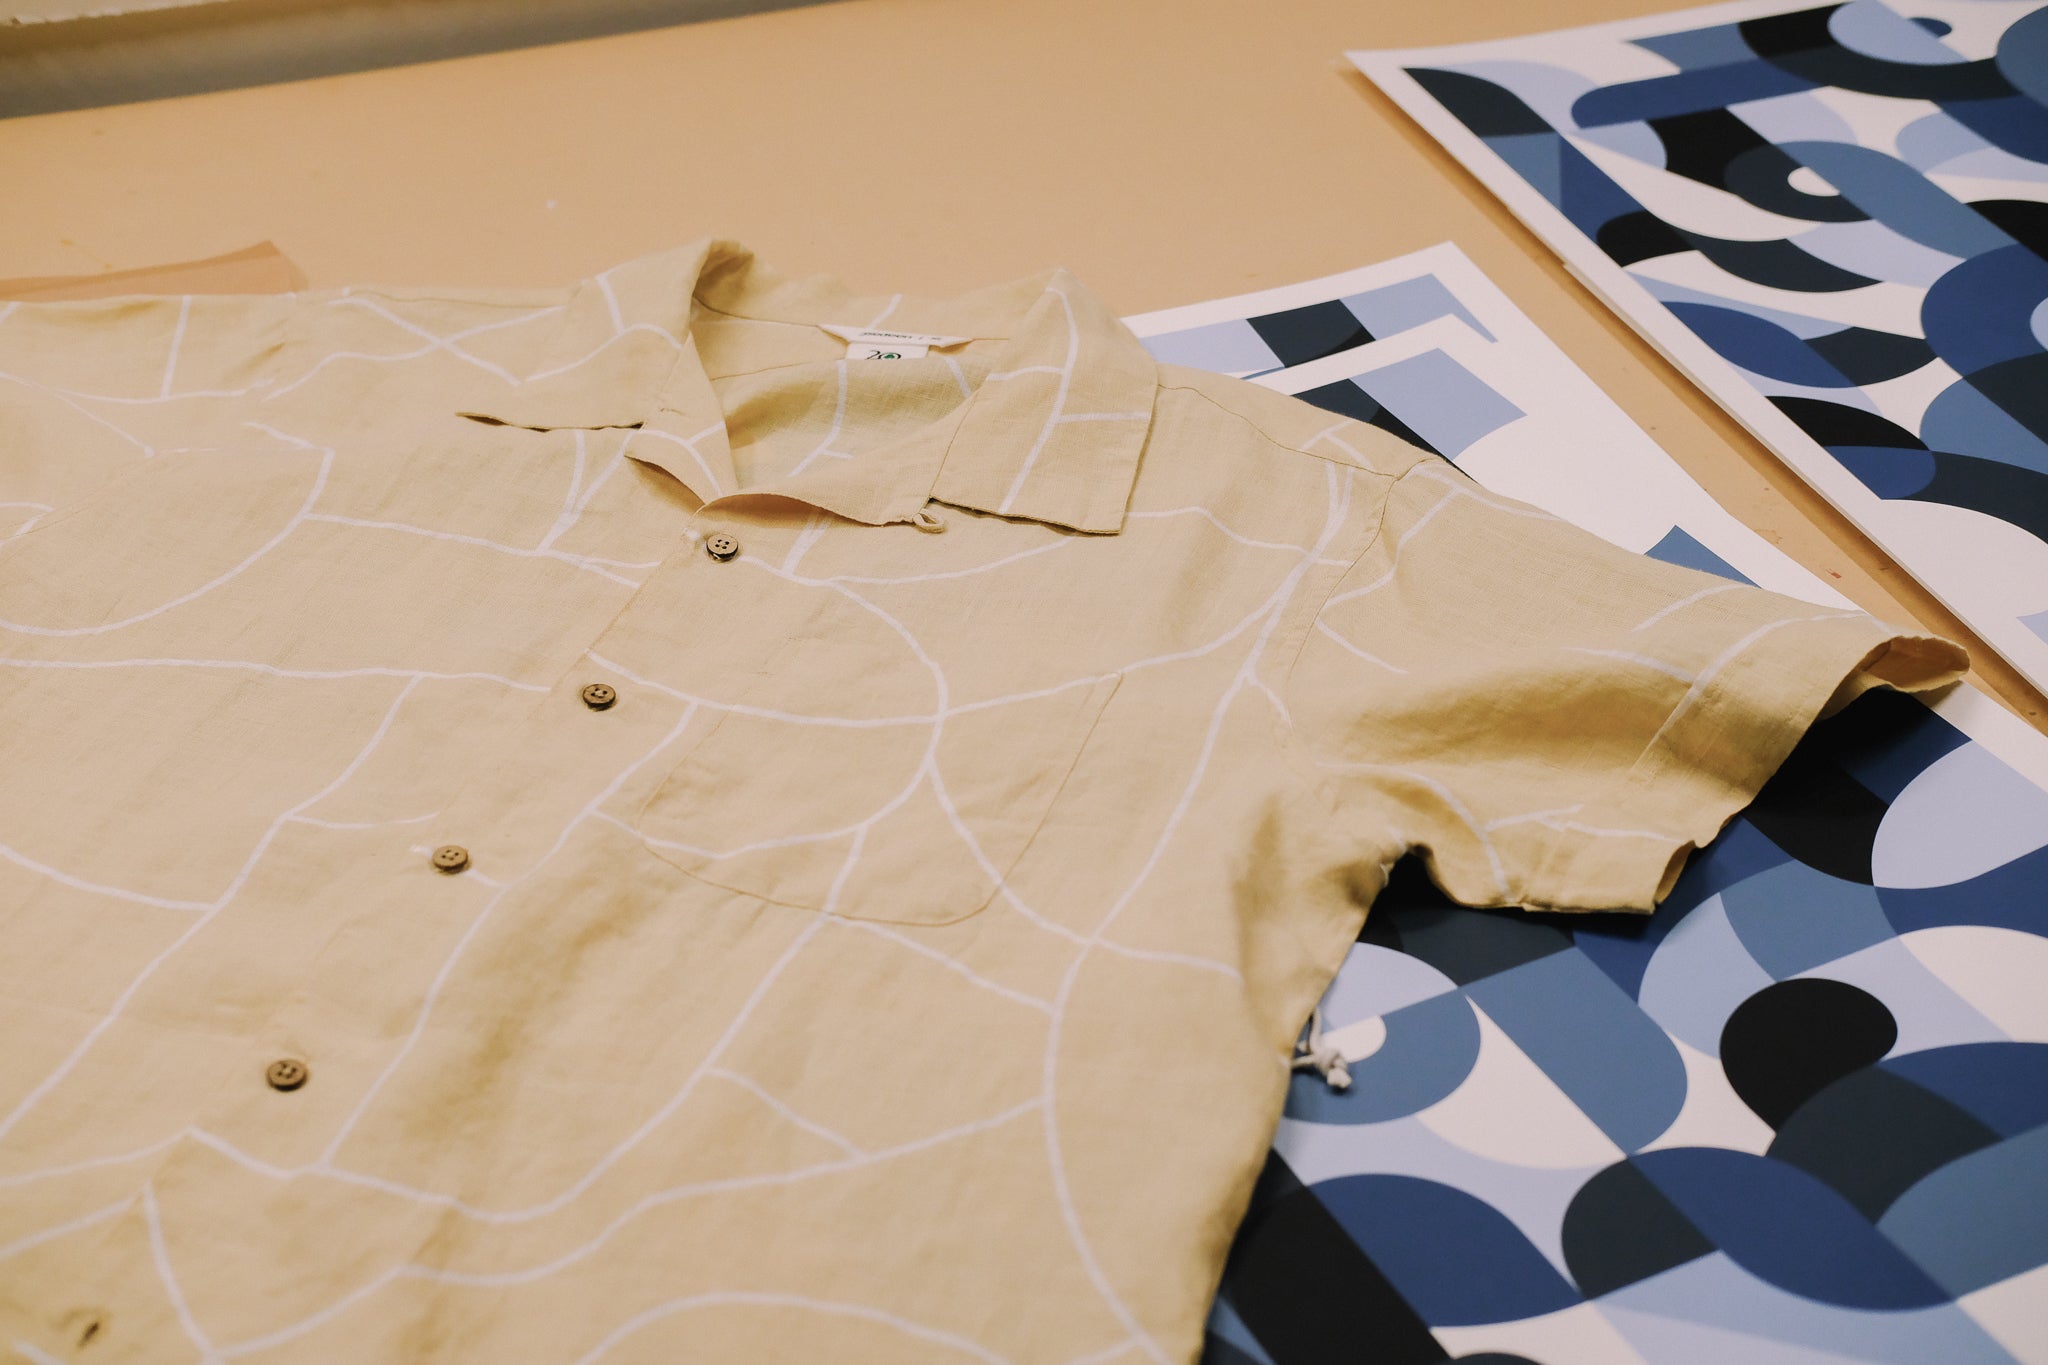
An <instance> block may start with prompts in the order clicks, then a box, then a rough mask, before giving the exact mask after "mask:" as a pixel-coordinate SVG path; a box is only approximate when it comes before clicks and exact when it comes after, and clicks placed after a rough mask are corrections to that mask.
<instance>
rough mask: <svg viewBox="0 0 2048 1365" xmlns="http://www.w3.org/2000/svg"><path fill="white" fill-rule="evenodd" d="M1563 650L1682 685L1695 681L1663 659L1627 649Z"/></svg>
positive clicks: (1579, 647)
mask: <svg viewBox="0 0 2048 1365" xmlns="http://www.w3.org/2000/svg"><path fill="white" fill-rule="evenodd" d="M1563 648H1564V650H1565V652H1566V653H1569V654H1591V655H1594V656H1596V657H1598V658H1602V659H1616V660H1619V661H1620V662H1622V663H1625V664H1634V665H1636V666H1637V667H1638V668H1647V669H1649V670H1650V671H1651V672H1653V673H1662V674H1663V675H1664V676H1665V677H1667V678H1675V679H1677V680H1678V681H1679V682H1682V683H1690V682H1691V681H1692V680H1693V675H1692V674H1690V673H1688V672H1686V671H1685V670H1684V669H1682V668H1675V667H1673V666H1672V665H1670V664H1667V663H1665V662H1664V661H1663V660H1662V659H1653V658H1651V657H1650V656H1649V655H1647V654H1637V653H1634V652H1632V651H1630V650H1626V649H1595V648H1593V647H1592V646H1590V645H1565V646H1564V647H1563Z"/></svg>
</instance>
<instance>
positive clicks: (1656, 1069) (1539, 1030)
mask: <svg viewBox="0 0 2048 1365" xmlns="http://www.w3.org/2000/svg"><path fill="white" fill-rule="evenodd" d="M1465 993H1466V995H1467V996H1469V997H1470V998H1471V1000H1472V1002H1473V1003H1474V1004H1476V1005H1478V1006H1479V1008H1481V1009H1483V1010H1485V1011H1486V1013H1487V1016H1488V1017H1489V1018H1491V1019H1492V1020H1493V1021H1494V1022H1495V1023H1496V1024H1498V1025H1500V1027H1501V1031H1502V1032H1504V1033H1506V1034H1507V1035H1508V1037H1509V1038H1511V1039H1513V1040H1514V1042H1515V1045H1516V1046H1517V1047H1519V1048H1521V1049H1522V1051H1523V1052H1524V1053H1526V1054H1527V1055H1528V1057H1529V1059H1530V1060H1531V1061H1533V1062H1535V1063H1536V1065H1537V1066H1538V1067H1539V1068H1541V1070H1542V1071H1543V1074H1544V1075H1546V1076H1548V1077H1550V1079H1551V1080H1552V1081H1554V1082H1555V1083H1556V1084H1557V1088H1558V1089H1560V1090H1562V1091H1563V1092H1564V1093H1565V1095H1566V1096H1567V1097H1568V1098H1569V1099H1570V1100H1571V1102H1572V1103H1573V1104H1575V1105H1577V1106H1578V1107H1579V1109H1580V1111H1581V1112H1582V1113H1584V1114H1585V1116H1586V1117H1587V1118H1589V1119H1591V1120H1592V1121H1593V1122H1594V1124H1595V1125H1597V1126H1598V1127H1599V1129H1600V1131H1601V1132H1603V1133H1605V1134H1606V1135H1607V1136H1608V1137H1609V1138H1611V1139H1612V1140H1613V1141H1614V1144H1615V1145H1616V1146H1618V1147H1620V1148H1621V1149H1622V1150H1623V1151H1633V1150H1634V1149H1636V1148H1638V1147H1640V1146H1642V1145H1643V1144H1645V1143H1647V1142H1650V1141H1652V1140H1653V1139H1655V1138H1656V1137H1657V1136H1658V1135H1659V1134H1660V1133H1662V1132H1663V1131H1664V1130H1665V1129H1666V1128H1669V1127H1670V1126H1671V1121H1672V1120H1673V1119H1675V1118H1677V1117H1678V1111H1679V1110H1680V1109H1681V1108H1683V1107H1684V1105H1685V1063H1684V1062H1683V1061H1682V1060H1681V1059H1680V1058H1679V1055H1678V1049H1677V1048H1675V1047H1673V1046H1672V1044H1671V1039H1670V1038H1669V1037H1667V1036H1666V1035H1665V1033H1664V1031H1663V1030H1662V1029H1660V1028H1658V1027H1657V1026H1656V1025H1655V1024H1654V1023H1652V1022H1651V1021H1650V1019H1649V1018H1648V1017H1647V1016H1646V1015H1644V1013H1643V1012H1642V1011H1641V1010H1640V1009H1638V1008H1637V1007H1636V1003H1635V1001H1633V1000H1631V999H1629V998H1628V996H1627V995H1625V994H1623V993H1622V990H1621V988H1620V987H1618V986H1616V985H1615V984H1614V982H1613V981H1611V980H1610V979H1608V977H1607V976H1606V975H1605V974H1603V973H1602V972H1601V971H1600V969H1599V968H1598V967H1595V966H1594V965H1593V964H1592V962H1591V961H1589V960H1588V959H1587V958H1586V956H1585V954H1583V953H1580V952H1577V951H1570V952H1562V953H1552V954H1550V955H1549V956H1547V957H1541V958H1537V959H1536V960H1535V961H1533V962H1525V963H1523V964H1522V965H1521V966H1519V967H1515V968H1512V969H1511V970H1509V971H1505V972H1500V973H1497V974H1495V975H1493V976H1490V977H1487V978H1486V979H1485V980H1483V981H1475V982H1472V983H1471V984H1470V985H1468V986H1466V987H1465Z"/></svg>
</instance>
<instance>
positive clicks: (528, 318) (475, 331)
mask: <svg viewBox="0 0 2048 1365" xmlns="http://www.w3.org/2000/svg"><path fill="white" fill-rule="evenodd" d="M328 306H329V307H343V306H347V307H352V308H367V309H368V310H369V311H370V312H372V313H375V314H376V315H377V316H378V317H381V318H383V319H384V320H385V321H386V322H389V323H390V324H391V325H392V326H394V327H398V328H400V329H402V330H404V331H407V332H410V333H412V335H414V336H416V337H418V338H419V339H420V340H422V341H424V342H426V343H428V345H427V349H428V350H429V351H446V352H447V353H448V354H450V355H452V356H454V357H455V358H456V359H457V360H462V361H466V362H468V363H469V364H471V365H474V366H476V367H477V368H478V369H480V370H483V371H484V372H485V373H487V374H492V375H496V376H497V377H498V378H500V379H502V380H504V381H505V382H506V383H508V384H517V383H519V382H520V381H519V379H518V378H517V376H515V375H514V374H513V373H512V372H511V371H510V370H508V369H506V368H505V367H504V366H502V365H498V364H494V363H492V362H491V361H488V360H485V359H484V358H483V357H482V356H479V355H473V354H471V353H470V352H468V351H465V350H463V349H462V348H461V347H460V346H457V345H456V344H455V343H456V342H458V341H467V340H469V339H470V338H471V337H473V336H481V335H483V334H484V333H485V332H496V331H501V330H503V329H504V328H507V327H517V326H519V325H520V324H521V323H526V322H532V321H533V320H534V319H535V318H544V317H546V316H548V315H549V314H550V313H559V312H560V311H562V310H561V308H560V307H559V306H557V307H550V308H538V309H535V310H534V311H533V312H530V313H521V314H519V315H517V316H515V317H509V318H496V319H494V320H492V321H490V322H480V323H477V324H476V325H475V326H472V327H464V328H462V329H461V330H460V331H455V332H449V333H447V334H446V335H445V336H444V335H440V334H437V333H434V332H430V331H428V330H427V329H426V328H424V327H422V326H420V325H419V324H418V323H416V322H413V321H411V320H410V319H407V318H403V317H400V316H399V315H398V314H397V313H395V312H393V311H392V310H391V309H389V308H386V307H385V306H384V305H382V304H380V303H378V302H376V301H375V300H373V299H366V298H362V297H359V296H351V297H347V298H340V299H336V300H334V302H333V303H331V304H329V305H328Z"/></svg>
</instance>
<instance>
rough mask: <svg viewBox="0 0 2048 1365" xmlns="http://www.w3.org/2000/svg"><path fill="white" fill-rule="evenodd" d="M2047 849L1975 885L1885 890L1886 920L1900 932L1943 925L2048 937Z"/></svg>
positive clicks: (1999, 869)
mask: <svg viewBox="0 0 2048 1365" xmlns="http://www.w3.org/2000/svg"><path fill="white" fill-rule="evenodd" d="M2043 886H2048V849H2038V850H2036V851H2035V852H2033V853H2029V854H2027V855H2026V856H2025V857H2023V858H2015V859H2013V860H2012V861H2011V862H2009V863H2006V864H2004V865H2002V866H1999V867H1994V868H1992V869H1991V870H1990V871H1989V872H1986V873H1985V874H1984V875H1983V876H1981V877H1978V878H1976V879H1975V880H1973V881H1967V882H1963V883H1960V884H1959V885H1956V886H1934V887H1927V888H1924V889H1914V888H1911V887H1891V886H1881V887H1879V888H1878V890H1877V898H1878V900H1879V901H1881V902H1882V903H1883V904H1884V913H1885V918H1886V919H1889V920H1890V921H1891V922H1892V927H1893V928H1894V929H1897V930H1898V931H1899V932H1900V933H1902V934H1906V933H1911V932H1912V931H1913V930H1915V929H1932V928H1935V927H1937V926H1939V925H1943V924H1986V925H1990V926H1991V927H1992V928H1994V929H2017V930H2019V931H2020V932H2021V933H2024V934H2037V935H2041V936H2043V937H2048V896H2043V895H2042V894H2041V888H2042V887H2043Z"/></svg>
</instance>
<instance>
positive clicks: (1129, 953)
mask: <svg viewBox="0 0 2048 1365" xmlns="http://www.w3.org/2000/svg"><path fill="white" fill-rule="evenodd" d="M1095 946H1096V947H1097V948H1100V949H1102V950H1103V951H1104V952H1110V953H1115V954H1116V955H1117V956H1119V957H1128V958H1133V959H1135V960H1137V961H1139V962H1157V963H1162V964H1165V965H1167V966H1174V967H1194V968H1196V969H1197V970H1200V971H1205V972H1215V973H1216V974H1217V975H1219V976H1227V977H1229V978H1230V979H1231V980H1232V981H1239V982H1241V981H1243V980H1244V973H1243V972H1241V971H1239V970H1238V969H1237V968H1235V967H1233V966H1231V965H1230V964H1229V963H1228V962H1218V961H1217V960H1216V959H1214V958H1210V957H1196V956H1195V955H1194V954H1193V953H1170V952H1166V951H1165V950H1163V949H1159V948H1133V947H1131V946H1130V945H1129V944H1128V943H1118V942H1116V941H1115V940H1114V939H1107V938H1103V939H1097V940H1095Z"/></svg>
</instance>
